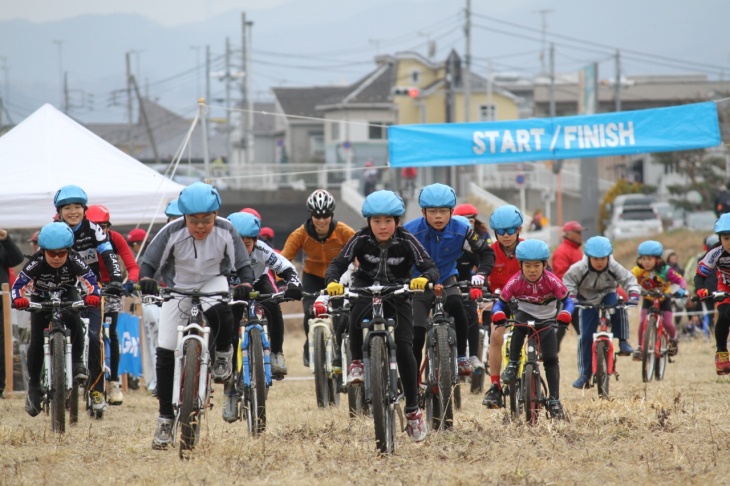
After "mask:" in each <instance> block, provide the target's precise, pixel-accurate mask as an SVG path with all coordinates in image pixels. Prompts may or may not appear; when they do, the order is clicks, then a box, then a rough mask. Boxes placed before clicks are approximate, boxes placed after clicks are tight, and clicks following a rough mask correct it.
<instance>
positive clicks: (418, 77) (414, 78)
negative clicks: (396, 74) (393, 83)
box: [409, 69, 421, 86]
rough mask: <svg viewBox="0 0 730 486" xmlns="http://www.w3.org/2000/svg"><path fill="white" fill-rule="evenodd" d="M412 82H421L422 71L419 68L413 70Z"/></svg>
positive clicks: (415, 83) (410, 77)
mask: <svg viewBox="0 0 730 486" xmlns="http://www.w3.org/2000/svg"><path fill="white" fill-rule="evenodd" d="M409 79H410V84H413V85H416V86H418V85H419V84H421V71H420V70H418V69H414V70H413V71H411V74H410V76H409Z"/></svg>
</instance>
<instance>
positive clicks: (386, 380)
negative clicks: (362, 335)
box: [370, 336, 395, 454]
mask: <svg viewBox="0 0 730 486" xmlns="http://www.w3.org/2000/svg"><path fill="white" fill-rule="evenodd" d="M370 391H371V393H372V413H373V422H374V424H375V446H376V447H377V449H378V451H379V452H380V453H382V454H392V453H393V451H394V450H395V416H394V413H393V407H392V404H391V403H390V393H389V391H390V366H389V358H388V347H387V346H386V344H385V339H383V336H373V337H372V339H371V340H370Z"/></svg>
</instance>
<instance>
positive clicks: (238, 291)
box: [233, 284, 253, 300]
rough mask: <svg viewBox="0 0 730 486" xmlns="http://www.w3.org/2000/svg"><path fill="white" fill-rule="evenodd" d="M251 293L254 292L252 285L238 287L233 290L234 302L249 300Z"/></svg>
mask: <svg viewBox="0 0 730 486" xmlns="http://www.w3.org/2000/svg"><path fill="white" fill-rule="evenodd" d="M251 291H253V287H251V284H241V285H236V286H235V287H234V288H233V300H248V295H249V294H250V293H251Z"/></svg>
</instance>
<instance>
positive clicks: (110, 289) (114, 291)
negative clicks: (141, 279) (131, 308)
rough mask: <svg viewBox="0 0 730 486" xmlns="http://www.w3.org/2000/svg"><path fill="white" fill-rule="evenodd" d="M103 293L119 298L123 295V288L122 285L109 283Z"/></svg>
mask: <svg viewBox="0 0 730 486" xmlns="http://www.w3.org/2000/svg"><path fill="white" fill-rule="evenodd" d="M104 293H105V294H109V295H116V296H117V297H121V296H122V295H124V287H122V284H121V283H119V282H110V283H109V285H107V286H106V287H104Z"/></svg>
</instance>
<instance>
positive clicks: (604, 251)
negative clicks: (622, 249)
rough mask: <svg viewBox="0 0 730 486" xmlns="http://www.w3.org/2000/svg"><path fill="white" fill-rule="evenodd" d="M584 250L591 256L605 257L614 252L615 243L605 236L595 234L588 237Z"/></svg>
mask: <svg viewBox="0 0 730 486" xmlns="http://www.w3.org/2000/svg"><path fill="white" fill-rule="evenodd" d="M583 251H584V253H585V254H586V255H588V256H589V257H593V258H603V257H607V256H609V255H610V254H611V253H613V245H612V244H611V240H609V239H608V238H606V237H605V236H594V237H592V238H588V241H586V246H585V248H584V249H583Z"/></svg>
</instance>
